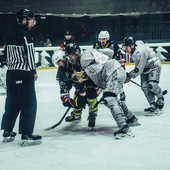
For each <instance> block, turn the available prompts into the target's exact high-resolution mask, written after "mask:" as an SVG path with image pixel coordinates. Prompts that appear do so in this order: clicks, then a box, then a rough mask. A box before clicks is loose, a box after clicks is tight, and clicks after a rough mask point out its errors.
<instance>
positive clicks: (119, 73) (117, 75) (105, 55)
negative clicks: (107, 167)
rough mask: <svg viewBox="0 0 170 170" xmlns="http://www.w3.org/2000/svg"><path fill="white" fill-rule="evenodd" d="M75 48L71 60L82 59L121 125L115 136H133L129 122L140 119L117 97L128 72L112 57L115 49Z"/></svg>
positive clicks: (85, 68)
mask: <svg viewBox="0 0 170 170" xmlns="http://www.w3.org/2000/svg"><path fill="white" fill-rule="evenodd" d="M73 48H74V49H75V50H73V51H72V53H70V54H69V58H70V60H71V61H72V62H76V61H78V60H80V63H81V66H82V68H83V69H84V71H85V73H86V74H87V75H88V76H89V77H90V78H91V80H92V81H93V82H94V83H95V84H96V85H97V86H98V87H99V88H102V89H103V99H104V101H105V104H106V106H107V107H108V108H109V109H110V111H111V113H112V115H113V117H114V119H115V121H116V123H117V125H118V127H119V130H118V131H116V132H114V136H115V138H121V137H124V136H131V133H130V128H129V126H128V124H136V123H137V121H138V120H137V118H136V117H135V116H134V115H133V114H132V112H131V111H130V110H129V109H128V108H127V106H126V104H125V102H124V101H120V100H119V99H118V98H117V95H118V94H119V93H120V89H121V88H122V86H123V83H124V81H125V79H126V73H125V70H124V69H123V68H122V67H121V65H120V64H119V62H118V61H116V60H115V59H112V56H113V50H111V49H98V50H96V49H91V50H87V51H85V52H82V53H81V52H80V49H79V48H75V47H73ZM125 116H126V118H127V119H125Z"/></svg>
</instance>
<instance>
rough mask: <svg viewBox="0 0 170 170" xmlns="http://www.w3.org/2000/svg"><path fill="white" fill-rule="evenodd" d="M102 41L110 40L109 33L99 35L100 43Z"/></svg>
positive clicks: (104, 32)
mask: <svg viewBox="0 0 170 170" xmlns="http://www.w3.org/2000/svg"><path fill="white" fill-rule="evenodd" d="M100 39H107V40H109V39H110V35H109V32H108V31H101V32H100V33H99V35H98V41H100Z"/></svg>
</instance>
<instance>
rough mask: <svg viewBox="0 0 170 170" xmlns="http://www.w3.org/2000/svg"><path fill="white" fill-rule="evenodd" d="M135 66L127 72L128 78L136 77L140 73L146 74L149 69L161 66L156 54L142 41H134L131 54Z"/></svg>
mask: <svg viewBox="0 0 170 170" xmlns="http://www.w3.org/2000/svg"><path fill="white" fill-rule="evenodd" d="M131 57H132V60H133V61H134V62H135V68H134V69H133V70H132V71H130V72H129V77H130V78H136V77H137V76H138V75H140V74H148V73H149V72H150V71H152V70H154V69H157V68H158V67H159V68H161V62H160V60H159V58H158V56H157V54H156V53H155V52H154V51H153V50H152V49H151V48H149V47H148V46H146V45H145V44H144V43H143V41H136V49H135V51H134V52H133V54H132V56H131Z"/></svg>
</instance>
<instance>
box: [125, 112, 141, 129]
mask: <svg viewBox="0 0 170 170" xmlns="http://www.w3.org/2000/svg"><path fill="white" fill-rule="evenodd" d="M126 123H127V124H128V126H129V127H132V126H140V125H141V124H140V123H139V122H138V119H137V118H136V117H135V116H134V115H133V116H132V117H131V118H130V119H127V120H126Z"/></svg>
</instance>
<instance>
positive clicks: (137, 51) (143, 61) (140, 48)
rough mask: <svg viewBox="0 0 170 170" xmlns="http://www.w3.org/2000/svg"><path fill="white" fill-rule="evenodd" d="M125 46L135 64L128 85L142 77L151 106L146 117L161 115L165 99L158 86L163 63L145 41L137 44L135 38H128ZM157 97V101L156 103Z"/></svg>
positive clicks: (129, 74) (143, 87)
mask: <svg viewBox="0 0 170 170" xmlns="http://www.w3.org/2000/svg"><path fill="white" fill-rule="evenodd" d="M123 46H124V47H125V51H126V52H127V53H129V54H131V58H132V59H133V60H134V62H135V68H134V69H133V70H131V71H130V72H129V73H127V79H126V83H127V82H130V80H131V79H132V78H136V77H137V76H138V75H140V77H141V89H142V90H143V92H144V94H145V96H146V99H147V100H148V102H149V104H150V106H151V107H149V108H147V109H145V110H144V111H145V113H146V115H155V114H158V115H159V114H160V110H161V109H162V108H163V107H164V97H163V93H162V90H161V88H160V87H159V85H158V83H159V79H160V73H161V62H160V60H159V58H158V56H157V55H156V53H155V52H154V51H153V50H152V49H151V48H149V47H148V46H146V45H145V44H144V43H143V41H136V42H135V40H134V39H133V37H126V38H125V39H124V42H123ZM155 97H156V98H157V101H155Z"/></svg>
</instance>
